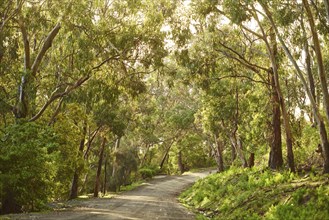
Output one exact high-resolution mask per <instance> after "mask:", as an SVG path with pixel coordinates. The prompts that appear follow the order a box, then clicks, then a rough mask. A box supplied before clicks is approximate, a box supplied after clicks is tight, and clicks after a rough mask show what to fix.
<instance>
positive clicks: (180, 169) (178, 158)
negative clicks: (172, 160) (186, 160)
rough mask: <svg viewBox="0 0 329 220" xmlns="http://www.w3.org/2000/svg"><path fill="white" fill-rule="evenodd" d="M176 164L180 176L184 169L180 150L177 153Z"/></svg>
mask: <svg viewBox="0 0 329 220" xmlns="http://www.w3.org/2000/svg"><path fill="white" fill-rule="evenodd" d="M177 163H178V168H179V171H180V173H181V174H183V173H184V171H185V168H184V164H183V158H182V151H181V150H180V151H179V152H178V156H177Z"/></svg>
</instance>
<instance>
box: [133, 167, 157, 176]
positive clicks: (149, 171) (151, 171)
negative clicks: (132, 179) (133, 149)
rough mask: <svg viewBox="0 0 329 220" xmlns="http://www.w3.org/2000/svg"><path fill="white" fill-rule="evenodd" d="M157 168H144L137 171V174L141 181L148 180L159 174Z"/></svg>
mask: <svg viewBox="0 0 329 220" xmlns="http://www.w3.org/2000/svg"><path fill="white" fill-rule="evenodd" d="M159 171H160V169H159V167H158V166H144V167H141V168H139V169H138V174H139V175H140V176H141V178H142V179H150V178H152V177H153V176H155V175H157V174H158V173H159Z"/></svg>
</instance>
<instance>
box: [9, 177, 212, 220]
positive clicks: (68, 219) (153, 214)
mask: <svg viewBox="0 0 329 220" xmlns="http://www.w3.org/2000/svg"><path fill="white" fill-rule="evenodd" d="M209 173H210V172H209V171H207V172H199V173H188V174H184V175H181V176H156V177H154V179H152V180H151V181H149V182H147V183H145V184H143V186H141V187H138V188H136V189H134V190H132V191H129V192H124V193H121V194H119V195H117V196H115V197H114V198H110V199H106V198H95V199H88V200H81V201H78V205H77V206H75V207H74V208H73V209H70V210H66V211H56V212H49V213H33V214H22V215H12V216H11V219H19V220H23V219H24V220H25V219H29V220H32V219H33V220H37V219H44V220H55V219H56V220H58V219H65V220H73V219H75V220H85V219H91V220H112V219H113V220H117V219H143V220H146V219H149V220H154V219H177V220H183V219H194V218H195V216H194V214H193V213H191V212H190V211H188V210H187V209H186V208H184V207H183V206H182V205H181V204H179V203H178V201H177V196H178V195H179V193H180V192H182V191H183V190H184V189H185V188H186V187H188V186H190V185H191V184H192V183H193V182H195V181H196V180H197V179H198V178H202V177H205V176H207V175H208V174H209Z"/></svg>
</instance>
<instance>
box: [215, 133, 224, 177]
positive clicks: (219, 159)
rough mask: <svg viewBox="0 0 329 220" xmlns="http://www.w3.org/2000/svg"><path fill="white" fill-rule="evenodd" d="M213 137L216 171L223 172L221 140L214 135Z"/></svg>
mask: <svg viewBox="0 0 329 220" xmlns="http://www.w3.org/2000/svg"><path fill="white" fill-rule="evenodd" d="M214 139H215V144H216V147H215V160H216V163H217V169H218V172H223V171H224V160H223V147H222V142H221V140H219V137H218V136H216V135H214Z"/></svg>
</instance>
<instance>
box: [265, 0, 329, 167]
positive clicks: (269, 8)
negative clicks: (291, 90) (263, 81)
mask: <svg viewBox="0 0 329 220" xmlns="http://www.w3.org/2000/svg"><path fill="white" fill-rule="evenodd" d="M274 3H275V4H267V3H265V2H260V4H261V6H262V9H263V10H264V15H265V18H266V19H267V20H268V22H269V23H270V24H271V26H272V28H273V29H274V31H275V32H276V35H277V37H278V40H279V42H280V45H281V47H282V48H283V50H284V52H285V54H286V56H287V58H288V59H289V61H290V62H291V63H292V65H293V67H294V69H295V72H296V75H297V76H298V78H299V79H300V81H301V82H302V84H303V87H304V90H305V93H306V94H307V96H308V98H309V100H310V105H311V108H312V111H313V114H314V117H315V120H316V123H317V127H318V130H319V135H320V138H321V143H322V144H321V146H322V151H323V156H324V172H325V173H327V172H329V162H328V161H329V153H328V152H329V142H328V135H327V128H326V125H325V122H324V119H323V116H322V115H321V112H320V106H319V103H317V102H316V97H314V90H313V88H312V87H313V83H312V77H310V75H311V72H310V71H311V70H310V68H309V65H310V61H309V60H307V59H309V58H307V59H306V62H307V63H306V66H307V73H308V81H307V79H306V77H305V74H304V70H303V69H302V68H301V67H300V65H299V64H298V63H299V62H300V60H298V58H295V57H294V53H293V51H294V50H293V48H292V47H290V46H289V43H290V42H288V41H287V40H286V39H284V38H283V36H282V34H281V33H280V30H281V29H283V30H286V29H288V28H292V27H295V26H296V24H298V23H300V24H301V26H302V29H303V37H305V36H308V33H311V34H310V35H311V37H312V41H313V44H314V53H315V57H314V58H313V59H314V60H315V61H316V62H315V63H316V65H317V67H318V71H317V72H318V76H319V81H320V85H321V88H320V91H321V94H322V101H323V106H324V108H325V112H326V119H327V120H328V114H327V109H328V100H327V94H328V88H327V86H326V84H327V82H326V76H325V72H324V68H323V65H324V63H323V59H322V52H321V48H320V41H319V38H318V34H320V30H317V28H316V26H315V22H314V17H315V16H313V12H312V10H311V8H310V5H309V3H308V1H302V3H296V4H293V5H290V4H289V2H287V4H288V5H290V7H291V8H292V9H294V11H293V12H294V13H291V15H294V16H290V17H291V18H292V19H290V20H289V22H288V23H286V24H285V25H280V24H281V23H280V21H281V20H280V17H278V16H275V15H276V13H275V11H277V10H276V9H280V4H278V3H277V2H274ZM314 5H315V4H314ZM315 8H317V6H316V5H315ZM281 11H282V10H281ZM304 13H305V14H304ZM304 15H305V16H306V17H307V18H308V21H309V28H306V25H305V23H304V22H303V21H304V19H303V16H304ZM297 18H300V19H297ZM307 30H310V31H309V32H308V31H307ZM301 39H303V38H301ZM301 42H303V43H304V46H305V44H310V43H309V42H308V41H307V40H305V39H304V40H303V41H301ZM293 43H295V44H298V42H293ZM300 47H301V48H302V47H303V45H300ZM306 50H307V49H306ZM308 54H309V53H308ZM318 98H320V97H319V96H318Z"/></svg>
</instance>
